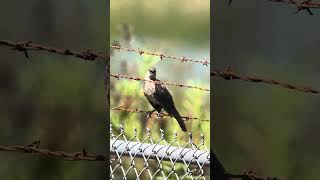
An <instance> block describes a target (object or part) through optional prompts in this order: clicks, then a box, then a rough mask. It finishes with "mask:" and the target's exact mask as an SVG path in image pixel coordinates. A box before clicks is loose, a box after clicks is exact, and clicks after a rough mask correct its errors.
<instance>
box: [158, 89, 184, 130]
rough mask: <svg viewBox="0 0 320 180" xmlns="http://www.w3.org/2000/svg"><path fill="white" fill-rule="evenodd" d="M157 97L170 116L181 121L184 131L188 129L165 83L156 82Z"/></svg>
mask: <svg viewBox="0 0 320 180" xmlns="http://www.w3.org/2000/svg"><path fill="white" fill-rule="evenodd" d="M155 89H156V93H155V99H156V100H157V101H158V102H159V103H160V104H161V105H162V106H163V109H164V110H165V111H167V113H168V114H169V115H170V116H173V117H174V118H175V119H176V120H177V121H178V123H179V125H180V127H181V129H182V130H183V131H185V132H186V131H187V127H186V125H185V123H184V121H183V119H182V118H181V116H180V114H179V112H178V110H177V109H176V107H175V105H174V102H173V99H172V96H171V94H170V92H169V91H168V89H167V88H166V87H165V86H164V85H163V84H159V83H157V84H156V88H155Z"/></svg>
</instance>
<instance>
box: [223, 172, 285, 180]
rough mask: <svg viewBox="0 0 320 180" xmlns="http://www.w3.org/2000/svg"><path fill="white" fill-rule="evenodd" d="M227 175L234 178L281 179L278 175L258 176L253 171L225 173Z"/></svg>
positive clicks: (248, 179) (243, 179)
mask: <svg viewBox="0 0 320 180" xmlns="http://www.w3.org/2000/svg"><path fill="white" fill-rule="evenodd" d="M225 176H226V177H228V178H232V179H242V180H279V178H276V177H262V176H258V175H257V174H256V173H254V172H253V171H247V172H245V173H243V174H229V173H227V174H225Z"/></svg>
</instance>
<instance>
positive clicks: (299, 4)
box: [269, 0, 320, 16]
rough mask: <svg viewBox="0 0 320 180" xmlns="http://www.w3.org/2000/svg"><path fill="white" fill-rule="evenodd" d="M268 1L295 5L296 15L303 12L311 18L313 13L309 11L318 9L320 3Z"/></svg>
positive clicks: (285, 0)
mask: <svg viewBox="0 0 320 180" xmlns="http://www.w3.org/2000/svg"><path fill="white" fill-rule="evenodd" d="M269 1H271V2H278V3H284V4H289V5H295V6H296V8H297V11H296V13H298V12H300V11H303V10H305V11H307V12H308V13H309V15H311V16H313V12H312V11H311V9H316V8H320V3H316V2H312V0H305V1H303V2H297V1H296V0H269Z"/></svg>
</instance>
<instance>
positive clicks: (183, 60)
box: [111, 45, 210, 66]
mask: <svg viewBox="0 0 320 180" xmlns="http://www.w3.org/2000/svg"><path fill="white" fill-rule="evenodd" d="M111 48H114V49H118V50H123V51H127V52H135V53H137V54H140V55H142V54H147V55H151V56H158V57H160V60H162V59H164V58H167V59H171V60H176V61H180V62H194V63H200V64H202V65H204V66H208V65H210V62H209V61H208V60H203V61H200V60H194V59H191V58H186V57H185V56H183V57H176V56H169V55H165V54H162V53H153V52H147V51H143V50H140V49H133V48H125V47H121V46H117V45H111Z"/></svg>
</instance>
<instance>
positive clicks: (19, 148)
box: [0, 140, 107, 161]
mask: <svg viewBox="0 0 320 180" xmlns="http://www.w3.org/2000/svg"><path fill="white" fill-rule="evenodd" d="M39 146H40V141H39V140H38V141H34V142H33V143H31V144H28V145H11V146H0V151H13V152H20V153H32V154H34V155H45V156H53V157H59V158H63V159H66V160H69V161H80V160H83V161H106V160H107V157H106V156H104V155H93V154H89V153H88V152H87V151H86V150H85V149H83V150H82V151H81V152H75V153H68V152H64V151H54V150H49V149H41V148H39Z"/></svg>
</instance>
